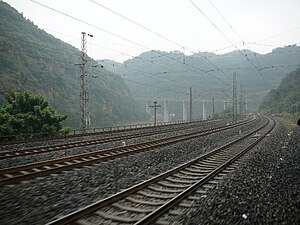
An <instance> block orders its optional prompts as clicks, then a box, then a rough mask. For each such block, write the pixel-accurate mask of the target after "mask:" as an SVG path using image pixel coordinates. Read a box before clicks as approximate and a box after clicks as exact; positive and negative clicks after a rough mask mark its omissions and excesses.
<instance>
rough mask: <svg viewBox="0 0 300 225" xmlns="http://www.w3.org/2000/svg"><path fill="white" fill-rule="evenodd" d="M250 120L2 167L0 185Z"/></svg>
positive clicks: (174, 141) (219, 129)
mask: <svg viewBox="0 0 300 225" xmlns="http://www.w3.org/2000/svg"><path fill="white" fill-rule="evenodd" d="M250 122H252V120H250V121H243V122H241V123H235V124H232V125H226V126H223V127H218V128H214V129H210V130H206V131H203V132H196V133H191V134H188V135H179V136H176V137H169V138H164V139H160V140H155V141H148V142H143V143H139V144H134V145H128V146H125V147H119V148H112V149H105V150H97V151H93V152H88V153H82V154H78V155H73V156H68V157H63V158H58V159H54V160H47V161H43V162H36V163H31V164H25V165H21V166H15V167H10V168H4V169H1V170H0V187H1V186H5V185H8V184H13V183H17V182H20V181H25V180H30V179H34V178H36V177H40V176H45V175H49V174H53V173H58V172H61V171H66V170H71V169H74V168H79V167H83V166H88V165H92V164H97V163H99V162H103V161H107V160H111V159H115V158H119V157H123V156H126V155H130V154H135V153H139V152H142V151H145V150H150V149H153V148H157V147H162V146H165V145H169V144H174V143H177V142H180V141H184V140H188V139H192V138H196V137H200V136H204V135H208V134H212V133H216V132H219V131H223V130H227V129H230V128H234V127H238V126H241V125H244V124H247V123H250Z"/></svg>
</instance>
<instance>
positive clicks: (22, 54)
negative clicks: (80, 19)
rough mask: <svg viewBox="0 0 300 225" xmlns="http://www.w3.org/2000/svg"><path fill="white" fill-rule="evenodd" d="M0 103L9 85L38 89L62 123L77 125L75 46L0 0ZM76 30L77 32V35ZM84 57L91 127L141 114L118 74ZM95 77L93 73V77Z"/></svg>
mask: <svg viewBox="0 0 300 225" xmlns="http://www.w3.org/2000/svg"><path fill="white" fill-rule="evenodd" d="M0 33H1V36H0V105H1V104H4V102H5V93H6V92H9V91H10V90H14V91H19V92H24V91H29V92H31V93H35V94H39V95H41V96H43V97H45V98H46V99H47V101H48V102H49V104H51V105H52V106H53V107H54V108H55V109H56V110H57V111H58V112H59V113H62V114H68V118H67V119H66V120H65V121H64V125H66V126H69V127H72V128H75V129H76V128H78V127H79V121H80V120H79V118H80V107H79V104H80V93H79V92H80V68H79V66H75V65H74V64H78V63H80V55H81V52H80V51H79V50H78V49H76V48H74V47H72V46H71V45H69V44H66V43H64V42H62V41H60V40H58V39H56V38H54V37H53V36H51V35H49V34H47V33H46V32H45V31H43V30H40V29H39V28H38V27H37V26H35V25H34V24H33V23H32V22H31V21H29V20H27V19H25V18H24V17H23V16H22V15H21V14H20V13H18V12H17V11H16V10H15V9H14V8H12V7H10V6H9V5H8V4H7V3H5V2H1V1H0ZM79 35H80V34H78V36H79ZM95 65H97V62H95V61H94V60H92V59H88V63H87V71H88V81H89V94H90V116H91V124H92V127H103V126H114V125H120V124H123V123H133V121H136V120H142V119H143V118H144V114H143V113H142V112H140V111H138V110H136V108H135V107H134V106H135V102H134V100H133V98H132V97H131V95H130V93H129V89H128V87H127V86H126V84H125V83H124V81H123V80H122V79H121V78H120V76H118V75H116V74H113V73H112V72H109V71H108V70H106V69H105V68H101V67H100V66H99V67H94V66H95ZM96 77H97V78H96Z"/></svg>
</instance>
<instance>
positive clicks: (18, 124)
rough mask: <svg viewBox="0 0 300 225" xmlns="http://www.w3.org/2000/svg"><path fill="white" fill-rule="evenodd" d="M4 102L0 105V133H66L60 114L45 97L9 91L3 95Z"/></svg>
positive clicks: (62, 117) (2, 134)
mask: <svg viewBox="0 0 300 225" xmlns="http://www.w3.org/2000/svg"><path fill="white" fill-rule="evenodd" d="M5 99H6V104H5V105H4V106H2V107H0V135H1V136H5V135H20V134H34V133H39V134H40V136H50V135H54V134H58V133H67V132H68V129H66V128H63V125H62V121H64V120H65V119H66V118H67V115H61V114H59V113H57V112H56V111H55V110H54V109H53V108H51V107H50V106H49V104H48V102H47V101H46V99H45V98H44V97H42V96H39V95H34V94H30V93H28V92H14V91H11V92H9V93H6V95H5Z"/></svg>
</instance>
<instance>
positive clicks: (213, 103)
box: [212, 98, 215, 116]
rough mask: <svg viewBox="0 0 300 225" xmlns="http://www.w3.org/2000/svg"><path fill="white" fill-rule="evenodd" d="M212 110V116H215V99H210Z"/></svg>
mask: <svg viewBox="0 0 300 225" xmlns="http://www.w3.org/2000/svg"><path fill="white" fill-rule="evenodd" d="M212 110H213V116H214V114H215V98H212Z"/></svg>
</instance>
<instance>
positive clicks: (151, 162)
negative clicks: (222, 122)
mask: <svg viewBox="0 0 300 225" xmlns="http://www.w3.org/2000/svg"><path fill="white" fill-rule="evenodd" d="M250 127H251V125H245V126H243V127H237V128H234V129H232V130H230V131H224V132H221V133H219V134H212V135H208V136H205V137H200V138H197V139H192V140H188V141H185V142H181V143H178V144H175V145H171V146H168V147H163V148H159V149H156V150H151V151H149V152H142V153H140V154H136V155H131V156H128V157H124V158H120V159H116V160H113V161H108V162H105V163H101V164H99V165H98V166H91V167H85V168H81V169H76V170H71V171H67V172H64V173H63V174H59V175H52V176H46V177H43V178H39V179H36V180H32V181H27V182H22V183H21V184H17V185H11V186H5V187H2V188H1V192H0V207H1V212H0V213H1V218H0V224H45V223H47V222H50V221H51V220H53V219H55V218H56V217H59V216H62V215H65V214H68V213H70V212H73V211H74V210H76V209H78V208H81V207H84V206H86V205H88V204H91V203H92V202H96V201H98V200H100V199H103V198H105V197H107V196H110V195H112V194H114V193H116V192H119V191H121V190H122V189H126V188H128V187H130V186H132V185H134V184H137V183H139V182H141V181H144V180H146V179H149V178H151V177H153V176H155V175H158V174H160V173H162V172H164V171H167V170H169V169H171V168H173V167H175V166H178V165H181V164H182V163H184V162H187V161H189V160H192V159H194V158H196V157H198V156H199V155H201V154H203V153H204V152H206V151H208V150H211V149H213V148H214V147H217V146H220V145H222V144H225V143H227V142H229V141H232V140H233V139H235V138H237V137H238V136H239V131H240V130H242V131H243V132H246V131H247V130H249V129H250ZM285 133H286V132H285V130H284V129H283V128H282V127H277V128H276V136H270V137H269V138H270V139H269V142H268V143H265V146H266V148H268V147H267V146H269V145H270V146H271V147H277V146H279V145H280V142H281V143H282V144H284V143H285V138H286V136H285ZM298 136H299V135H298ZM273 138H274V140H273ZM258 152H259V151H258ZM281 161H282V160H281ZM247 185H248V184H247ZM218 188H219V187H218ZM226 199H227V198H226ZM189 215H192V214H189ZM196 215H197V214H196ZM209 215H211V214H209ZM195 218H196V217H195V216H185V217H182V218H180V220H181V221H185V220H187V221H189V222H187V223H185V222H183V223H182V224H192V223H194V222H193V221H192V220H193V219H195ZM249 218H250V216H249ZM247 221H250V220H242V222H247ZM177 222H178V221H177ZM177 222H176V223H175V224H177ZM198 222H199V221H198ZM194 224H202V223H197V222H195V223H194ZM209 224H211V223H210V222H209ZM217 224H220V223H218V222H217ZM221 224H222V223H221ZM229 224H232V223H229Z"/></svg>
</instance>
